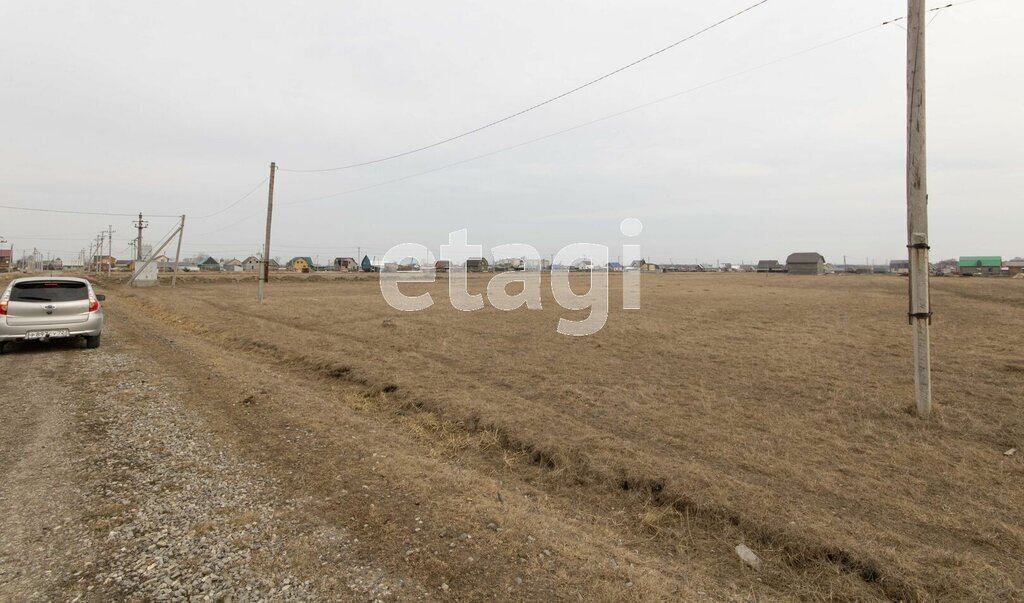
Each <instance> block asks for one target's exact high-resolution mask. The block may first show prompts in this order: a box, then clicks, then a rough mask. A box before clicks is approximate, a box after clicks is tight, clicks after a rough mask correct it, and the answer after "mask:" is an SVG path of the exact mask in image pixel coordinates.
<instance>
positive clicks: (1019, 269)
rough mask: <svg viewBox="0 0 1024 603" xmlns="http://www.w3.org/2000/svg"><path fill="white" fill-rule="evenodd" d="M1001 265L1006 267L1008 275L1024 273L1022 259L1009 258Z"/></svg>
mask: <svg viewBox="0 0 1024 603" xmlns="http://www.w3.org/2000/svg"><path fill="white" fill-rule="evenodd" d="M1003 267H1005V268H1006V272H1007V273H1008V274H1009V275H1010V276H1017V275H1018V274H1024V260H1009V261H1008V262H1006V263H1004V264H1003Z"/></svg>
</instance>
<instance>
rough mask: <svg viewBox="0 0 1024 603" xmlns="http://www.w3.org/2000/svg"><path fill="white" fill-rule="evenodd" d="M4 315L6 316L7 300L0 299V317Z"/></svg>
mask: <svg viewBox="0 0 1024 603" xmlns="http://www.w3.org/2000/svg"><path fill="white" fill-rule="evenodd" d="M6 314H7V300H6V299H0V316H4V315H6Z"/></svg>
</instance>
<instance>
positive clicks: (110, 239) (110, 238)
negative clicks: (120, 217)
mask: <svg viewBox="0 0 1024 603" xmlns="http://www.w3.org/2000/svg"><path fill="white" fill-rule="evenodd" d="M107 255H109V256H110V257H114V227H113V226H112V225H110V224H107ZM113 269H114V267H113V266H111V267H110V268H108V269H107V274H110V271H111V270H113Z"/></svg>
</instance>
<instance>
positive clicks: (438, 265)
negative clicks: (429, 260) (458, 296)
mask: <svg viewBox="0 0 1024 603" xmlns="http://www.w3.org/2000/svg"><path fill="white" fill-rule="evenodd" d="M451 265H452V263H451V262H449V261H448V260H438V261H436V262H434V270H435V271H437V272H448V269H449V268H450V267H451Z"/></svg>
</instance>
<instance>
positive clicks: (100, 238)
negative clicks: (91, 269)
mask: <svg viewBox="0 0 1024 603" xmlns="http://www.w3.org/2000/svg"><path fill="white" fill-rule="evenodd" d="M96 255H97V256H100V255H103V234H102V233H100V234H98V235H96ZM107 265H108V266H109V265H110V264H109V262H108V264H107ZM99 271H100V263H99V262H96V272H99Z"/></svg>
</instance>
